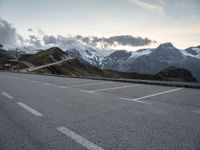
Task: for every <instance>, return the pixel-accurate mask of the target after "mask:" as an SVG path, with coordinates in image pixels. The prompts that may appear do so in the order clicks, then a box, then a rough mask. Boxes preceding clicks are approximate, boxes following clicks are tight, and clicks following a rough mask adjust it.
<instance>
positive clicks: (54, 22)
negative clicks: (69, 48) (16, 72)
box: [0, 0, 200, 48]
mask: <svg viewBox="0 0 200 150" xmlns="http://www.w3.org/2000/svg"><path fill="white" fill-rule="evenodd" d="M0 17H1V18H2V19H4V20H6V21H8V22H10V23H12V26H14V27H15V28H16V30H17V33H19V34H20V35H22V36H27V35H29V34H30V32H32V31H31V30H36V29H41V31H42V32H44V33H45V34H47V35H63V36H65V35H69V34H71V35H73V36H75V35H82V36H98V37H110V36H119V35H132V36H134V37H137V36H140V37H143V38H146V37H147V38H149V39H152V40H155V41H157V42H158V44H160V43H164V42H172V43H173V44H174V45H175V46H177V47H178V48H186V47H189V46H196V45H200V0H0ZM28 29H29V31H28ZM0 36H1V35H0Z"/></svg>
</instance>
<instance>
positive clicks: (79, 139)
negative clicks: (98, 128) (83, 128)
mask: <svg viewBox="0 0 200 150" xmlns="http://www.w3.org/2000/svg"><path fill="white" fill-rule="evenodd" d="M57 130H58V131H60V132H61V133H63V134H65V135H66V136H68V137H69V138H71V139H73V140H75V141H76V142H77V143H79V144H80V145H82V146H83V147H85V148H87V149H88V150H103V148H101V147H99V146H97V145H95V144H94V143H92V142H90V141H88V140H87V139H85V138H83V137H81V136H80V135H78V134H76V133H74V132H73V131H71V130H69V129H67V128H66V127H58V128H57Z"/></svg>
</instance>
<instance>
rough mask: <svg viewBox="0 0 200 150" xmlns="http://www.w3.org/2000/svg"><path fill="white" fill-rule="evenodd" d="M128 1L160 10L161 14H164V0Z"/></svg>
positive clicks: (142, 6) (149, 8)
mask: <svg viewBox="0 0 200 150" xmlns="http://www.w3.org/2000/svg"><path fill="white" fill-rule="evenodd" d="M128 1H129V2H130V3H132V4H134V5H136V6H138V7H141V8H144V9H147V10H151V11H156V12H159V14H160V15H163V14H164V0H154V3H151V2H149V1H146V0H128Z"/></svg>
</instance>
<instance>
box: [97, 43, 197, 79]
mask: <svg viewBox="0 0 200 150" xmlns="http://www.w3.org/2000/svg"><path fill="white" fill-rule="evenodd" d="M198 50H199V48H198V47H192V48H189V49H186V50H182V51H181V50H179V49H177V48H176V47H174V46H173V45H172V43H164V44H161V45H159V46H158V47H157V48H155V49H143V50H138V51H136V52H131V53H130V52H127V51H123V52H122V51H121V52H118V51H115V52H113V53H112V54H110V55H109V56H107V57H105V58H104V59H103V60H102V62H100V64H101V67H102V68H103V69H114V70H117V71H122V72H137V73H142V74H156V73H158V72H159V71H161V70H162V69H165V68H167V67H170V66H175V67H178V68H185V69H187V70H189V71H190V72H191V73H192V75H193V76H194V77H195V78H196V79H197V80H198V81H199V82H200V67H198V66H200V58H198V54H199V53H198V52H199V51H198ZM186 53H187V54H186ZM188 53H190V55H188ZM116 54H117V55H116ZM113 55H114V57H113Z"/></svg>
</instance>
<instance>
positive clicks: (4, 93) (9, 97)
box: [1, 91, 13, 99]
mask: <svg viewBox="0 0 200 150" xmlns="http://www.w3.org/2000/svg"><path fill="white" fill-rule="evenodd" d="M1 94H2V95H4V96H5V97H6V98H8V99H13V97H12V96H11V95H9V94H8V93H6V92H3V91H2V92H1Z"/></svg>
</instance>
